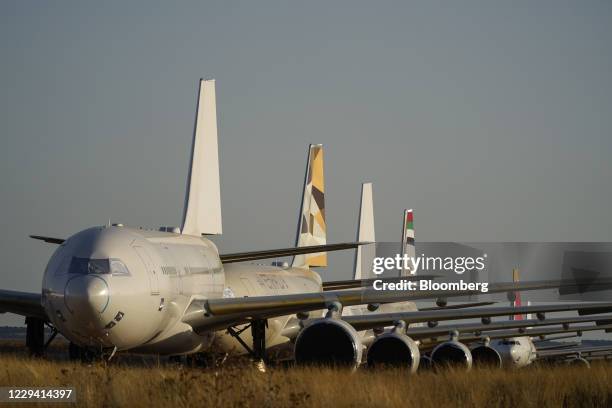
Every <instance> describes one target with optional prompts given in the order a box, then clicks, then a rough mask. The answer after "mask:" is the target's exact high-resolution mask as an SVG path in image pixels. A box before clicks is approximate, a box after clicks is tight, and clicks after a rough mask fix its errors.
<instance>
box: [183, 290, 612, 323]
mask: <svg viewBox="0 0 612 408" xmlns="http://www.w3.org/2000/svg"><path fill="white" fill-rule="evenodd" d="M577 284H581V283H580V282H578V283H577V282H576V281H574V280H563V281H558V280H557V281H534V282H509V283H495V284H491V285H489V292H490V293H496V292H508V291H514V292H515V291H525V290H538V289H550V288H560V287H564V286H572V285H574V286H575V285H577ZM593 287H596V285H594V286H593ZM477 293H480V292H478V291H458V290H456V291H396V292H388V291H376V290H373V289H367V288H361V289H354V290H338V291H328V292H311V293H300V294H290V295H276V296H256V297H244V298H221V299H202V300H194V301H193V302H192V304H191V305H190V306H189V307H188V309H187V310H186V312H185V316H184V317H183V321H185V322H186V323H188V324H190V325H191V326H192V327H193V328H194V329H195V330H196V331H206V330H213V329H222V328H227V327H231V326H234V325H237V324H241V323H244V322H247V321H249V320H253V319H266V318H270V317H275V316H283V315H288V314H294V313H297V312H309V311H312V310H321V309H325V308H327V307H329V306H330V305H331V304H334V303H340V304H341V305H343V306H351V305H362V304H373V303H394V302H402V301H411V300H418V299H436V298H439V297H459V296H469V295H474V294H477ZM595 307H597V308H599V309H601V308H605V307H610V308H612V303H607V304H603V303H597V304H596V306H593V305H591V306H590V308H595ZM492 309H495V308H492ZM497 309H498V311H497V314H496V312H495V311H493V310H491V309H482V310H479V311H476V312H474V309H460V310H433V311H429V312H412V313H417V314H418V316H416V315H414V316H410V315H404V314H397V313H385V314H382V313H381V314H371V315H364V316H350V317H349V316H347V317H346V319H349V318H351V319H356V321H354V323H355V324H357V325H361V326H367V327H366V328H371V327H384V326H389V325H392V324H393V322H394V321H396V320H400V319H408V320H407V322H409V321H429V320H447V319H466V318H470V317H482V316H500V315H510V314H522V313H537V312H546V311H564V310H577V309H585V310H588V309H589V306H585V304H584V303H583V304H573V305H571V307H570V306H567V305H552V306H523V307H518V308H497ZM407 313H411V312H407ZM424 313H431V314H432V315H425V314H424ZM469 313H475V314H474V315H469ZM411 318H412V319H420V320H410V319H411ZM349 323H351V324H353V322H349ZM362 330H363V329H362Z"/></svg>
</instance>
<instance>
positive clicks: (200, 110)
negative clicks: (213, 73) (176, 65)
mask: <svg viewBox="0 0 612 408" xmlns="http://www.w3.org/2000/svg"><path fill="white" fill-rule="evenodd" d="M181 231H182V233H183V234H188V235H197V236H200V235H202V234H221V233H222V227H221V188H220V182H219V149H218V141H217V107H216V97H215V81H214V79H212V80H204V79H201V80H200V92H199V96H198V106H197V111H196V120H195V128H194V132H193V143H192V147H191V163H190V168H189V176H188V179H187V192H186V194H185V208H184V211H183V226H182V228H181Z"/></svg>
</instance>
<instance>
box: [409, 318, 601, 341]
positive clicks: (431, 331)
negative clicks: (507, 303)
mask: <svg viewBox="0 0 612 408" xmlns="http://www.w3.org/2000/svg"><path fill="white" fill-rule="evenodd" d="M586 322H589V323H590V322H595V323H596V324H599V323H600V322H601V323H604V322H605V323H607V324H610V323H612V315H606V316H576V317H558V318H553V319H545V320H538V319H530V320H506V321H500V322H492V323H489V324H482V323H476V324H475V323H466V324H455V325H444V326H436V327H433V328H430V327H413V328H410V327H409V328H408V329H407V330H406V334H407V335H408V336H410V337H411V338H413V339H414V340H418V339H423V338H431V337H439V336H445V335H448V333H449V332H450V331H451V330H457V331H458V332H459V333H475V334H479V333H482V332H483V331H487V332H488V331H489V330H503V329H526V328H531V327H541V326H554V325H570V324H574V323H586ZM520 331H521V330H519V332H520Z"/></svg>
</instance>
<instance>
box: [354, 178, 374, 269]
mask: <svg viewBox="0 0 612 408" xmlns="http://www.w3.org/2000/svg"><path fill="white" fill-rule="evenodd" d="M357 241H359V242H372V243H371V244H367V245H364V246H358V247H357V250H356V251H355V269H354V273H353V279H354V280H359V279H367V278H371V277H372V276H371V273H370V272H371V271H372V262H373V260H374V256H375V255H376V244H375V243H374V242H375V241H376V237H375V233H374V202H373V199H372V183H363V184H362V185H361V204H360V206H359V225H358V227H357ZM364 265H366V266H367V267H365V268H364Z"/></svg>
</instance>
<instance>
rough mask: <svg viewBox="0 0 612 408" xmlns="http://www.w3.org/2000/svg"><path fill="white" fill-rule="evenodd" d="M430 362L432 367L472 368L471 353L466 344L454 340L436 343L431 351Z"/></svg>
mask: <svg viewBox="0 0 612 408" xmlns="http://www.w3.org/2000/svg"><path fill="white" fill-rule="evenodd" d="M431 362H432V365H433V367H434V368H440V367H444V366H453V367H458V368H461V367H463V368H465V369H466V370H469V369H470V368H472V353H471V352H470V349H469V348H467V346H466V345H465V344H463V343H461V342H458V341H456V340H449V341H447V342H445V343H442V344H438V345H437V346H436V347H435V348H434V349H433V351H432V352H431Z"/></svg>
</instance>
